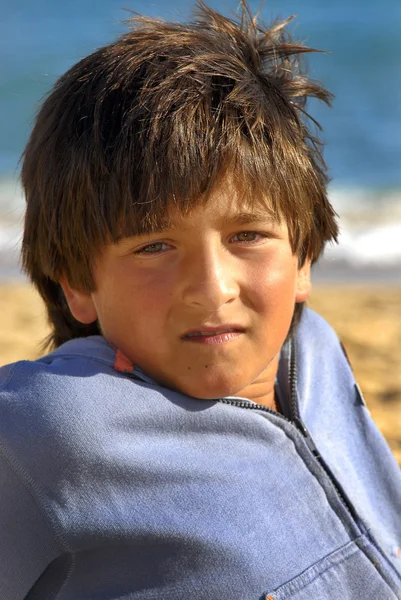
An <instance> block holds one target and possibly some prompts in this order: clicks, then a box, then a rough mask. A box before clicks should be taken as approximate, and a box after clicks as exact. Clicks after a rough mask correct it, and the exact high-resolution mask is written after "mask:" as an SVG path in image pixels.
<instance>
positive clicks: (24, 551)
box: [0, 445, 60, 600]
mask: <svg viewBox="0 0 401 600" xmlns="http://www.w3.org/2000/svg"><path fill="white" fill-rule="evenodd" d="M59 554H60V549H59V545H58V544H57V541H56V539H55V536H54V534H53V532H52V531H51V529H50V526H49V523H48V521H47V519H46V516H45V515H44V514H43V512H42V510H41V509H40V507H39V505H38V502H37V499H36V498H35V493H34V491H33V490H30V489H29V486H27V482H25V481H23V480H22V478H21V476H20V474H19V473H18V468H17V467H16V465H13V461H12V459H11V458H10V457H8V456H6V453H5V452H4V450H3V449H2V448H1V445H0V598H2V599H4V600H23V599H24V598H25V597H26V595H27V594H28V592H29V590H30V589H31V588H32V587H33V585H34V584H35V582H36V581H37V580H38V578H39V577H40V575H41V574H42V573H43V572H44V571H45V569H46V567H47V566H48V565H49V564H50V563H51V561H52V560H54V559H55V558H56V557H57V556H58V555H59Z"/></svg>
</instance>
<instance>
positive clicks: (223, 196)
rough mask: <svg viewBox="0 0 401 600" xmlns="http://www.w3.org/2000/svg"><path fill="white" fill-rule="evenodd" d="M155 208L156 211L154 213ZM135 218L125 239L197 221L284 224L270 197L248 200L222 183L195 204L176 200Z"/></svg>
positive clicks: (127, 228) (180, 226) (184, 226)
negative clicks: (129, 236)
mask: <svg viewBox="0 0 401 600" xmlns="http://www.w3.org/2000/svg"><path fill="white" fill-rule="evenodd" d="M152 208H153V210H152ZM138 217H139V218H134V220H133V222H131V223H129V224H127V225H128V227H125V231H124V237H126V236H128V235H131V236H132V235H141V234H146V233H153V232H158V231H164V230H183V229H185V228H186V227H190V226H192V225H193V224H194V223H195V222H199V223H202V224H205V223H210V224H212V223H213V224H216V225H217V226H219V227H220V226H222V225H224V224H228V223H235V224H236V225H246V224H249V223H254V222H263V223H276V224H280V223H281V222H282V219H281V218H280V216H279V215H278V214H277V211H276V210H275V209H274V206H273V203H272V202H271V200H270V199H269V198H267V197H262V198H260V197H256V198H255V197H247V196H246V195H244V194H243V193H241V192H240V191H238V190H237V189H236V188H234V187H233V186H232V185H230V184H226V185H224V184H222V185H220V186H219V187H218V188H216V189H215V190H213V191H211V192H210V193H208V194H207V195H204V196H203V197H201V198H199V199H196V200H195V201H193V202H186V203H185V202H179V201H177V199H176V198H175V197H174V198H172V199H171V200H170V202H169V203H168V204H167V206H165V207H160V206H157V204H156V203H155V205H154V206H153V207H152V206H150V207H149V210H148V211H146V214H144V215H141V216H139V215H138Z"/></svg>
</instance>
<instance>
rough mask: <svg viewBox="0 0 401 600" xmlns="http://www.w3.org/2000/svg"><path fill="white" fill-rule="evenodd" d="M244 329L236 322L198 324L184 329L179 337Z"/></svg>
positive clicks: (217, 334) (184, 337) (240, 331)
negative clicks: (186, 329)
mask: <svg viewBox="0 0 401 600" xmlns="http://www.w3.org/2000/svg"><path fill="white" fill-rule="evenodd" d="M244 331H245V328H244V327H242V326H241V325H238V324H236V323H225V324H224V325H199V327H196V328H194V329H189V330H188V331H186V332H185V333H184V334H183V335H182V336H181V338H182V339H193V338H194V337H203V336H204V337H211V336H213V335H214V336H219V335H223V334H225V333H244ZM196 334H198V335H196ZM202 334H203V336H202Z"/></svg>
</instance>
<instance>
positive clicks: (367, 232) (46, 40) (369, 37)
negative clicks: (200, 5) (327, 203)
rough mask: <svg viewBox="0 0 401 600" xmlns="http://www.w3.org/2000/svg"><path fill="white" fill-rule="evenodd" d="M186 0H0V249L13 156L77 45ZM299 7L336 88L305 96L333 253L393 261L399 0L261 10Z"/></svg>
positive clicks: (81, 49) (12, 196) (314, 71)
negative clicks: (316, 125) (327, 177)
mask: <svg viewBox="0 0 401 600" xmlns="http://www.w3.org/2000/svg"><path fill="white" fill-rule="evenodd" d="M209 4H210V5H211V6H213V7H214V8H217V9H219V10H221V11H223V12H226V13H228V12H229V11H230V10H232V11H235V10H236V8H237V6H238V3H237V1H236V0H225V1H224V2H223V1H221V0H210V1H209ZM249 4H250V7H251V9H252V11H253V12H255V11H256V10H257V9H258V8H259V5H260V3H259V0H256V1H255V0H250V2H249ZM191 6H192V2H190V1H189V0H172V1H171V2H163V1H162V0H157V1H156V0H154V1H152V2H145V1H144V0H70V1H69V2H66V3H64V2H55V1H54V0H35V2H32V0H13V1H12V2H11V0H2V6H1V9H2V10H1V12H2V20H1V22H0V254H1V251H2V249H3V250H4V252H5V251H6V250H7V251H8V250H10V248H11V247H12V246H17V245H18V238H19V235H20V233H19V232H20V220H21V214H22V210H23V199H22V197H21V194H20V192H19V189H18V185H17V184H16V180H17V177H18V169H19V168H18V160H19V157H20V155H21V152H22V151H23V148H24V145H25V143H26V140H27V138H28V135H29V131H30V128H31V126H32V122H33V118H34V114H35V111H36V110H37V109H38V107H39V104H40V101H41V98H43V96H44V95H45V94H46V92H47V91H48V89H49V88H50V87H51V85H52V84H53V83H54V82H55V80H56V79H57V78H58V77H59V76H60V75H61V74H62V73H63V72H64V71H65V70H66V69H68V68H69V67H70V66H71V65H72V64H73V63H75V62H76V61H77V60H79V59H80V58H81V57H83V56H85V55H86V54H89V53H90V52H92V51H93V50H95V49H96V48H98V47H99V46H101V45H103V44H105V43H107V42H108V41H111V40H112V39H113V38H115V37H116V35H118V34H119V33H121V32H123V31H124V26H123V24H122V21H124V20H125V19H127V18H128V16H129V10H132V11H136V12H138V13H140V14H146V15H152V16H161V17H164V18H168V19H175V20H181V19H184V18H188V16H189V15H190V9H191ZM126 9H128V10H126ZM292 14H296V15H297V18H296V19H295V20H294V21H293V22H292V23H291V24H290V30H291V31H292V32H293V33H294V35H295V37H297V38H298V39H300V40H302V41H304V42H306V43H307V44H308V45H310V46H312V47H315V48H319V49H323V50H326V51H327V52H326V53H321V54H314V55H309V64H310V74H311V75H312V77H313V78H316V79H319V80H320V81H322V82H323V83H324V84H325V85H326V87H328V88H329V89H330V90H331V91H332V92H333V93H334V95H335V96H336V99H335V102H334V107H333V108H332V109H329V108H327V107H325V106H324V105H320V104H319V103H317V102H313V103H311V105H310V107H309V108H310V112H311V113H312V115H313V116H314V117H315V118H316V119H317V120H318V121H319V122H320V123H321V124H322V126H323V129H324V134H323V138H324V139H325V141H326V142H327V147H326V150H325V158H326V161H327V163H328V165H329V168H330V174H331V177H332V179H333V182H332V184H331V190H332V192H331V194H332V199H333V203H334V205H335V207H336V209H337V211H338V212H339V213H340V215H341V217H342V223H343V237H342V247H341V248H340V254H338V253H337V254H336V255H335V256H334V258H335V259H336V260H337V261H339V262H341V261H345V262H346V261H348V262H350V263H353V264H356V265H358V264H359V265H374V264H377V265H379V266H380V267H383V268H384V267H386V265H387V266H388V265H392V267H394V266H396V267H397V268H398V266H399V265H401V243H400V240H401V1H400V0H381V1H380V2H366V0H336V1H335V2H333V1H331V2H328V1H325V0H267V2H265V4H264V6H263V7H262V9H261V13H260V18H261V19H262V20H264V21H267V22H269V21H270V20H271V19H272V18H276V17H279V18H286V17H288V16H289V15H292ZM372 232H373V237H372ZM372 244H373V246H374V247H377V251H376V252H375V248H372ZM4 252H3V254H4ZM328 258H329V259H330V258H331V254H330V252H329V254H328ZM4 261H5V259H4V257H3V267H4V265H5V262H4ZM6 262H7V261H6ZM1 269H2V262H1V260H0V271H1ZM3 270H4V269H3ZM400 273H401V270H400ZM400 280H401V275H400Z"/></svg>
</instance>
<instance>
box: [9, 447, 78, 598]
mask: <svg viewBox="0 0 401 600" xmlns="http://www.w3.org/2000/svg"><path fill="white" fill-rule="evenodd" d="M0 456H2V458H3V459H4V461H5V463H6V464H8V465H9V467H10V468H11V470H12V471H13V472H14V474H15V475H16V477H17V478H18V480H19V481H20V482H21V483H22V485H23V486H24V488H25V490H26V492H27V493H28V494H29V495H30V496H31V498H32V499H33V501H34V503H35V505H36V507H37V509H38V510H39V512H40V514H41V515H42V516H43V517H44V519H45V523H46V525H47V528H48V530H49V532H50V534H51V536H52V538H53V540H54V541H55V542H56V545H57V547H58V548H59V550H61V551H63V552H67V553H68V554H69V555H70V558H71V560H70V567H69V569H68V572H67V573H66V575H65V576H64V579H63V581H62V582H61V584H60V586H59V589H58V591H57V593H56V595H55V596H54V600H57V598H59V596H60V593H61V592H62V590H63V589H64V588H65V586H66V584H67V582H68V580H69V578H70V577H71V575H72V572H73V570H74V568H75V553H74V552H73V551H72V550H71V548H70V547H69V545H68V542H67V540H66V538H65V537H64V534H63V529H62V527H61V525H60V523H59V520H58V519H57V517H55V515H53V514H52V510H51V509H49V507H48V506H47V504H48V503H47V501H46V500H45V495H44V493H43V492H42V491H41V489H40V487H39V486H38V485H37V484H36V483H35V481H34V479H33V478H32V477H31V476H30V475H29V473H27V472H26V471H25V469H24V468H23V467H22V466H21V465H20V464H19V462H18V461H17V460H16V459H15V458H14V456H13V455H12V454H11V453H10V452H8V451H7V450H6V449H5V448H4V446H2V444H1V443H0Z"/></svg>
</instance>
